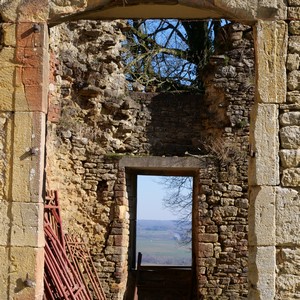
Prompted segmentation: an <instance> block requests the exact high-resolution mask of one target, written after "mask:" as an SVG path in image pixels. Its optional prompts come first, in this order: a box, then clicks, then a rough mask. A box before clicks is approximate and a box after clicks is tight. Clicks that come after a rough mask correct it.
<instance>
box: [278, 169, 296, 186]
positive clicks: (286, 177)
mask: <svg viewBox="0 0 300 300" xmlns="http://www.w3.org/2000/svg"><path fill="white" fill-rule="evenodd" d="M281 183H282V185H283V186H293V187H297V186H299V185H300V168H290V169H285V170H283V172H282V178H281Z"/></svg>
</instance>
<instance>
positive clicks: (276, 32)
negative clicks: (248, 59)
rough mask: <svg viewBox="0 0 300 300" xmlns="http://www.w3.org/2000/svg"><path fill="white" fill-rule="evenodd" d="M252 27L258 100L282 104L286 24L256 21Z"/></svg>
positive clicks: (284, 94) (282, 22) (284, 76)
mask: <svg viewBox="0 0 300 300" xmlns="http://www.w3.org/2000/svg"><path fill="white" fill-rule="evenodd" d="M254 28H255V30H254V32H255V50H256V51H255V53H256V77H257V78H256V79H257V82H256V95H257V101H258V102H262V103H283V102H285V101H286V56H287V51H286V49H287V42H288V33H287V32H288V30H287V24H286V23H285V22H284V21H258V22H257V23H256V25H255V27H254Z"/></svg>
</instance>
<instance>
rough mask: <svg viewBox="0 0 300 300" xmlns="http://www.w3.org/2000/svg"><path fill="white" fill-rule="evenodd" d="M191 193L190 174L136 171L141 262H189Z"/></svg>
mask: <svg viewBox="0 0 300 300" xmlns="http://www.w3.org/2000/svg"><path fill="white" fill-rule="evenodd" d="M192 194H193V177H191V176H156V175H138V177H137V210H136V216H137V218H136V222H137V223H136V253H141V254H142V263H143V265H159V266H189V267H190V266H191V265H192V253H191V252H192V251H191V250H192V248H191V232H192V219H191V216H192V203H193V201H192V200H193V196H192ZM136 261H137V258H136Z"/></svg>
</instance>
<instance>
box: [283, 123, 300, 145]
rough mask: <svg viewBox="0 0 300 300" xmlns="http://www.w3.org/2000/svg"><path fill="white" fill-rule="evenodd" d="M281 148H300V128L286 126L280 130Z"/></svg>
mask: <svg viewBox="0 0 300 300" xmlns="http://www.w3.org/2000/svg"><path fill="white" fill-rule="evenodd" d="M280 142H281V147H282V148H285V149H297V148H298V147H299V146H300V126H287V127H284V128H281V129H280Z"/></svg>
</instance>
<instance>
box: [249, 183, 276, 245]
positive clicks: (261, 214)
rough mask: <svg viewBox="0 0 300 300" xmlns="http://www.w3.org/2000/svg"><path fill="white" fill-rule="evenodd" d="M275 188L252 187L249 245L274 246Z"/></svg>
mask: <svg viewBox="0 0 300 300" xmlns="http://www.w3.org/2000/svg"><path fill="white" fill-rule="evenodd" d="M275 195H276V193H275V187H270V186H269V187H267V186H264V187H252V188H251V191H250V207H249V245H251V246H255V245H258V246H272V245H275V228H276V225H275Z"/></svg>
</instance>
